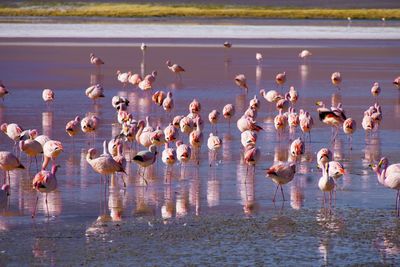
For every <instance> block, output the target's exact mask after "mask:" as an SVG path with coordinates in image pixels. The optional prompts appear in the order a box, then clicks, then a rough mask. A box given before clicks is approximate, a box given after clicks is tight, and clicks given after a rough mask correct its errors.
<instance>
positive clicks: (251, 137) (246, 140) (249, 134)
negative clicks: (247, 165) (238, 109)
mask: <svg viewBox="0 0 400 267" xmlns="http://www.w3.org/2000/svg"><path fill="white" fill-rule="evenodd" d="M240 142H241V143H242V146H243V148H246V147H247V146H248V145H255V144H256V142H257V133H256V132H255V131H252V130H246V131H244V132H242V133H241V135H240Z"/></svg>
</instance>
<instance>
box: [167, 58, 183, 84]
mask: <svg viewBox="0 0 400 267" xmlns="http://www.w3.org/2000/svg"><path fill="white" fill-rule="evenodd" d="M165 64H166V65H167V67H168V69H169V70H170V71H172V72H173V73H175V74H176V76H177V77H179V79H180V80H181V79H182V76H181V72H184V71H185V69H184V68H182V67H181V66H179V65H178V64H172V63H171V61H170V60H167V61H166V62H165Z"/></svg>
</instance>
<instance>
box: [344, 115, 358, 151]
mask: <svg viewBox="0 0 400 267" xmlns="http://www.w3.org/2000/svg"><path fill="white" fill-rule="evenodd" d="M356 129H357V124H356V121H355V120H353V119H352V118H348V119H346V120H345V121H344V122H343V132H344V133H345V134H347V135H348V136H349V142H350V150H351V149H353V146H352V143H353V133H354V132H355V131H356Z"/></svg>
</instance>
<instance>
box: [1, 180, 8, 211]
mask: <svg viewBox="0 0 400 267" xmlns="http://www.w3.org/2000/svg"><path fill="white" fill-rule="evenodd" d="M9 195H10V185H8V184H3V185H2V186H1V189H0V208H2V209H4V208H5V207H6V206H7V202H8V196H9Z"/></svg>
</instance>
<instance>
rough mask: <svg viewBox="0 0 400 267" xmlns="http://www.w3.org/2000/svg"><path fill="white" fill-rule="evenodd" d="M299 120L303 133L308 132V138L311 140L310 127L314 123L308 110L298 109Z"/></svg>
mask: <svg viewBox="0 0 400 267" xmlns="http://www.w3.org/2000/svg"><path fill="white" fill-rule="evenodd" d="M299 121H300V129H301V131H302V132H303V135H305V134H306V133H308V136H309V140H310V142H311V129H312V127H313V125H314V120H313V118H312V117H311V115H310V113H308V111H304V110H302V109H300V112H299Z"/></svg>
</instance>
